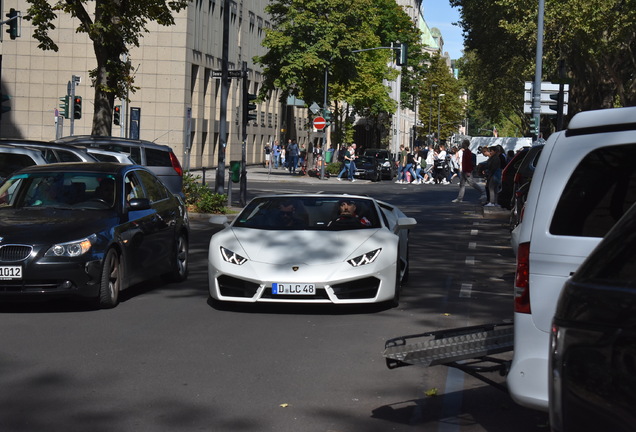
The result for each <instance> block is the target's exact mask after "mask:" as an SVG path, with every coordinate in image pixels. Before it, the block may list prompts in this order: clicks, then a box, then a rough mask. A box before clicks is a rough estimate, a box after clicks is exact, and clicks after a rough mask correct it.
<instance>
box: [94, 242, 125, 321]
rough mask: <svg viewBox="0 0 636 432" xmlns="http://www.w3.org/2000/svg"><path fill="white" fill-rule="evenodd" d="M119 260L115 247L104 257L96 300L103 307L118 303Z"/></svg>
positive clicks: (120, 272) (119, 284)
mask: <svg viewBox="0 0 636 432" xmlns="http://www.w3.org/2000/svg"><path fill="white" fill-rule="evenodd" d="M121 277H122V271H121V262H120V259H119V254H118V253H117V251H116V250H115V249H109V250H108V252H107V253H106V257H105V258H104V265H103V267H102V277H101V280H100V286H99V296H98V297H97V302H98V305H99V307H101V308H104V309H109V308H114V307H115V306H117V304H118V303H119V291H120V288H121Z"/></svg>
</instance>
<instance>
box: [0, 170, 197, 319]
mask: <svg viewBox="0 0 636 432" xmlns="http://www.w3.org/2000/svg"><path fill="white" fill-rule="evenodd" d="M188 242H189V221H188V213H187V210H186V207H185V204H184V202H183V201H182V199H181V198H180V197H178V196H176V195H173V194H172V193H171V192H170V191H168V189H167V188H166V187H165V186H164V185H163V184H162V183H161V181H159V179H158V178H157V177H155V175H154V174H152V173H151V172H150V171H148V170H147V169H145V168H144V167H141V166H137V165H123V164H116V163H63V164H55V165H39V166H31V167H28V168H24V169H22V170H20V171H18V172H16V173H14V174H13V175H12V176H11V177H9V178H7V179H6V180H5V181H4V182H3V183H2V184H1V185H0V301H2V300H10V299H17V298H31V299H32V298H50V297H54V296H63V297H70V296H73V297H80V298H85V299H89V300H91V301H93V302H94V303H95V304H96V305H97V306H98V307H102V308H112V307H115V306H116V305H117V304H118V301H119V293H120V291H122V290H124V289H126V288H128V287H130V286H132V285H134V284H137V283H139V282H141V281H143V280H147V279H150V278H152V277H155V276H156V275H160V274H161V275H164V276H166V277H167V278H168V279H170V280H172V281H183V280H185V279H186V278H187V275H188Z"/></svg>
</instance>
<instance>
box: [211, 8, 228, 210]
mask: <svg viewBox="0 0 636 432" xmlns="http://www.w3.org/2000/svg"><path fill="white" fill-rule="evenodd" d="M229 41H230V0H223V50H222V54H221V100H220V101H219V104H220V106H219V111H220V112H219V123H220V124H219V150H218V152H219V153H218V154H219V157H218V161H217V168H216V186H215V190H216V193H218V194H220V195H224V194H225V149H226V147H227V136H228V133H227V98H228V94H229V93H230V80H229V75H228V58H229V44H230V42H229ZM230 204H231V203H230Z"/></svg>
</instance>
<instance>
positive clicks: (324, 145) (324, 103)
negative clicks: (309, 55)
mask: <svg viewBox="0 0 636 432" xmlns="http://www.w3.org/2000/svg"><path fill="white" fill-rule="evenodd" d="M328 82H329V65H327V66H325V92H324V95H323V99H322V107H323V109H324V111H327V93H328V89H329V87H328ZM323 114H324V112H323ZM332 121H333V119H332ZM326 157H327V125H325V127H324V128H322V160H321V161H320V180H324V179H325V160H326V159H325V158H326Z"/></svg>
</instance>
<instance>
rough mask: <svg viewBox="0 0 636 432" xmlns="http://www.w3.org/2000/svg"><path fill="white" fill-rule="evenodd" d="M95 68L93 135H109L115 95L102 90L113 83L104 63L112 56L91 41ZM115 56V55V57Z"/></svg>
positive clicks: (111, 86) (110, 86)
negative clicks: (95, 62) (95, 61)
mask: <svg viewBox="0 0 636 432" xmlns="http://www.w3.org/2000/svg"><path fill="white" fill-rule="evenodd" d="M93 47H94V49H95V58H96V59H97V68H96V69H95V77H94V86H95V112H94V114H93V128H92V131H91V135H93V136H110V135H111V130H112V124H113V121H112V119H113V104H114V102H115V95H114V93H112V92H106V91H104V89H105V88H113V87H115V85H113V84H114V83H110V82H109V79H108V76H109V74H108V71H107V69H106V65H107V62H108V59H109V58H112V57H111V56H110V55H109V53H108V51H107V50H106V49H105V48H104V47H100V46H99V45H98V44H97V42H93ZM115 58H117V57H115Z"/></svg>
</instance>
